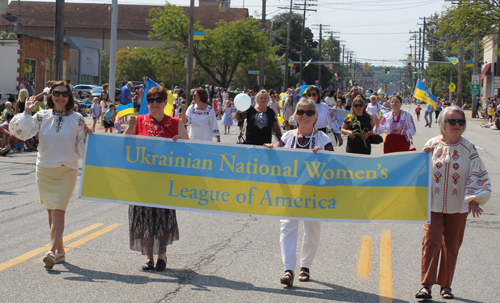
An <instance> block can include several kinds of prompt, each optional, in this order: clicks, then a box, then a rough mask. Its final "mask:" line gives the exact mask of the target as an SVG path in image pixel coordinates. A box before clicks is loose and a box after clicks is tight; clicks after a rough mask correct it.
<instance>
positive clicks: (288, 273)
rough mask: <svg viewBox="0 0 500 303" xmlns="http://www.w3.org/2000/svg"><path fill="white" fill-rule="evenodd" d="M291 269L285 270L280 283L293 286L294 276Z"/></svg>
mask: <svg viewBox="0 0 500 303" xmlns="http://www.w3.org/2000/svg"><path fill="white" fill-rule="evenodd" d="M294 276H295V275H294V274H293V270H289V269H288V270H285V274H284V275H283V277H281V279H280V281H281V284H285V285H286V286H293V278H294Z"/></svg>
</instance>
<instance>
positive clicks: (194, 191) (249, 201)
mask: <svg viewBox="0 0 500 303" xmlns="http://www.w3.org/2000/svg"><path fill="white" fill-rule="evenodd" d="M429 188H430V157H429V154H427V153H423V152H406V153H395V154H390V155H384V156H380V157H371V156H364V155H354V154H350V155H340V154H336V153H332V152H326V151H320V152H318V153H317V154H313V153H312V151H310V150H297V149H283V148H275V149H273V150H270V149H268V148H266V147H255V146H248V145H236V144H223V143H211V142H207V143H203V142H196V143H195V142H192V141H185V140H179V141H177V142H173V141H172V140H171V139H163V138H154V137H145V136H131V135H118V134H116V135H98V134H92V135H89V136H88V142H87V152H86V156H85V159H84V165H83V176H82V184H81V188H80V198H82V199H87V200H95V201H106V202H118V203H127V204H133V205H142V206H151V207H163V208H173V209H182V210H192V211H202V212H212V213H220V214H234V215H247V216H248V215H250V216H263V217H272V218H288V219H299V220H319V221H382V222H404V223H428V222H429V218H430V203H429V201H430V190H429Z"/></svg>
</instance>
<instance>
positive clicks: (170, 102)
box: [120, 77, 174, 117]
mask: <svg viewBox="0 0 500 303" xmlns="http://www.w3.org/2000/svg"><path fill="white" fill-rule="evenodd" d="M145 78H146V88H145V89H144V96H142V101H141V107H140V108H139V115H145V114H149V113H150V111H149V108H148V101H147V100H146V96H147V93H148V92H149V90H150V89H152V88H153V87H155V86H158V84H156V82H154V81H153V80H151V79H149V78H148V77H145ZM167 93H168V96H167V105H166V106H165V109H164V110H163V112H164V113H165V115H168V116H171V115H172V111H173V109H174V96H173V95H172V92H171V91H167ZM120 117H121V116H120Z"/></svg>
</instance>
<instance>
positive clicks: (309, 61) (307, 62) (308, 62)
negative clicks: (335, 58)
mask: <svg viewBox="0 0 500 303" xmlns="http://www.w3.org/2000/svg"><path fill="white" fill-rule="evenodd" d="M312 60H313V59H309V61H307V63H306V66H304V67H307V66H308V65H309V63H311V61H312Z"/></svg>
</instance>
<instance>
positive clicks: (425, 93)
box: [413, 79, 437, 109]
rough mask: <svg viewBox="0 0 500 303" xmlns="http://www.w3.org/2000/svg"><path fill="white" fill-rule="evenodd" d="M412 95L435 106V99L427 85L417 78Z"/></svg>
mask: <svg viewBox="0 0 500 303" xmlns="http://www.w3.org/2000/svg"><path fill="white" fill-rule="evenodd" d="M413 97H414V98H415V99H418V100H420V101H423V102H425V103H429V104H430V105H432V107H433V108H434V109H436V108H437V99H436V97H434V96H433V95H432V94H431V93H430V92H429V90H428V89H427V87H425V85H424V84H423V83H422V81H420V79H418V82H417V86H416V87H415V92H414V93H413Z"/></svg>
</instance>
